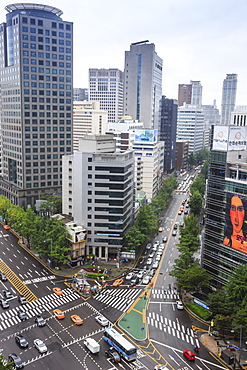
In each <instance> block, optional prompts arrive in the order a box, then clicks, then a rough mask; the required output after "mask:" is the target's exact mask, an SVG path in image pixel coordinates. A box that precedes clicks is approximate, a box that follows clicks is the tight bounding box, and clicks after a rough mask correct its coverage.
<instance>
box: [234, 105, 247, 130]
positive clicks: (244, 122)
mask: <svg viewBox="0 0 247 370" xmlns="http://www.w3.org/2000/svg"><path fill="white" fill-rule="evenodd" d="M231 125H236V126H247V105H238V106H236V107H235V109H234V111H232V112H231Z"/></svg>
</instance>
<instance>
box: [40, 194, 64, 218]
mask: <svg viewBox="0 0 247 370" xmlns="http://www.w3.org/2000/svg"><path fill="white" fill-rule="evenodd" d="M40 199H43V200H46V201H47V202H46V203H45V204H46V206H47V207H48V208H49V209H51V210H52V213H53V214H55V213H61V212H62V198H61V197H60V196H58V195H54V194H46V193H43V194H40Z"/></svg>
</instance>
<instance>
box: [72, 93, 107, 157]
mask: <svg viewBox="0 0 247 370" xmlns="http://www.w3.org/2000/svg"><path fill="white" fill-rule="evenodd" d="M107 121H108V114H107V111H104V110H102V109H100V102H99V101H85V100H84V101H74V102H73V150H74V151H75V150H79V140H80V138H83V137H84V136H85V135H88V134H94V135H97V134H104V133H105V131H106V128H107Z"/></svg>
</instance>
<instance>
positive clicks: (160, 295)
mask: <svg viewBox="0 0 247 370" xmlns="http://www.w3.org/2000/svg"><path fill="white" fill-rule="evenodd" d="M152 298H154V299H162V300H164V299H170V300H178V299H180V298H179V294H178V292H177V290H174V289H172V290H169V289H167V290H164V289H161V288H160V289H159V288H158V289H153V291H152Z"/></svg>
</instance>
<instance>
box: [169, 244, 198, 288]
mask: <svg viewBox="0 0 247 370" xmlns="http://www.w3.org/2000/svg"><path fill="white" fill-rule="evenodd" d="M193 263H194V259H193V257H192V254H191V253H189V252H188V251H185V252H184V253H181V254H180V255H179V258H178V259H175V261H174V264H173V269H172V270H171V271H170V274H171V275H172V276H174V277H176V278H177V279H178V282H179V281H180V278H181V276H182V275H183V274H184V271H185V270H187V269H188V268H190V267H191V266H193Z"/></svg>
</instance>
